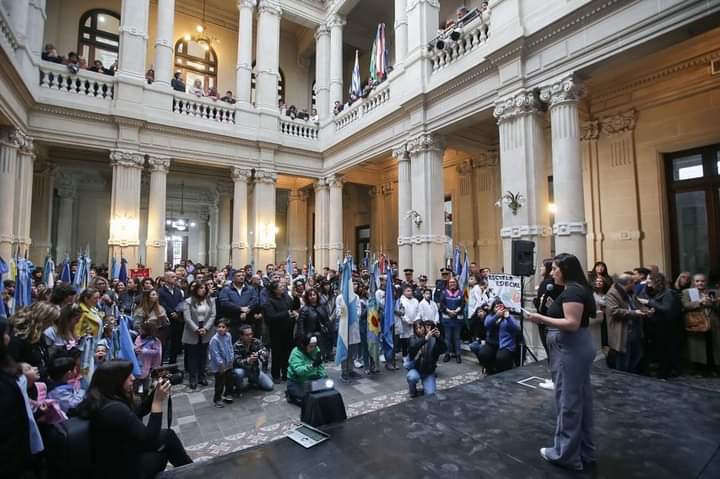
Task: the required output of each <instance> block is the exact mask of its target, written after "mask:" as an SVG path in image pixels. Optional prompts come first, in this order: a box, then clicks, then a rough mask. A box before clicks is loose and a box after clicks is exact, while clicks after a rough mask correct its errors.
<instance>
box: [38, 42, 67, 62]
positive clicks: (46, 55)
mask: <svg viewBox="0 0 720 479" xmlns="http://www.w3.org/2000/svg"><path fill="white" fill-rule="evenodd" d="M40 57H41V58H42V59H43V60H45V61H48V62H54V63H63V60H64V59H63V57H61V56H60V55H58V52H57V50H56V49H55V46H54V45H53V44H52V43H46V44H45V50H43V52H42V54H41V55H40Z"/></svg>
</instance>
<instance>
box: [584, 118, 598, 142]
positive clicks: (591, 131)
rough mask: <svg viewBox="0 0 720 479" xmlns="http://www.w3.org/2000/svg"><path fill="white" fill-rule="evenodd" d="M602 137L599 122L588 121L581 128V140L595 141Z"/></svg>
mask: <svg viewBox="0 0 720 479" xmlns="http://www.w3.org/2000/svg"><path fill="white" fill-rule="evenodd" d="M599 136H600V122H599V121H598V120H590V121H586V122H585V123H583V124H582V126H581V127H580V140H582V141H595V140H597V139H598V137H599Z"/></svg>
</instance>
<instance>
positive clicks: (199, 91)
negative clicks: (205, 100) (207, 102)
mask: <svg viewBox="0 0 720 479" xmlns="http://www.w3.org/2000/svg"><path fill="white" fill-rule="evenodd" d="M190 93H192V94H193V95H195V96H196V97H201V96H205V90H204V89H203V85H202V80H200V79H199V78H196V79H195V82H194V83H193V86H192V88H191V89H190Z"/></svg>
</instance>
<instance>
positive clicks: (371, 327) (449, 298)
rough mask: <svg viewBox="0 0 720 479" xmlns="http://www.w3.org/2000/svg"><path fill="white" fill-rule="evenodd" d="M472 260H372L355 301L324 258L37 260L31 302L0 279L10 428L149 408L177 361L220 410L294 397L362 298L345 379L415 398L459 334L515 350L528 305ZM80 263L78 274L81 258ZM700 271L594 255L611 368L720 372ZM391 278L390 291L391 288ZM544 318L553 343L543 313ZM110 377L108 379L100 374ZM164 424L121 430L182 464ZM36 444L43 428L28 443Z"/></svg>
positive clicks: (500, 357) (510, 362) (358, 280)
mask: <svg viewBox="0 0 720 479" xmlns="http://www.w3.org/2000/svg"><path fill="white" fill-rule="evenodd" d="M469 267H470V271H469V274H468V275H467V282H466V283H465V284H464V286H463V285H461V284H460V282H461V279H460V278H459V277H458V275H456V274H455V273H454V272H453V271H452V270H451V268H443V269H442V270H441V272H440V277H439V279H437V280H436V281H435V282H434V283H433V285H432V286H431V285H429V284H428V278H427V277H426V276H425V275H421V276H420V277H419V278H417V280H416V279H415V278H414V272H413V270H412V269H405V270H403V271H402V274H397V275H394V276H393V280H392V281H393V283H394V284H393V285H392V286H391V287H390V288H388V287H387V285H386V284H385V283H386V278H387V277H388V276H387V275H384V274H376V272H375V271H370V270H369V269H368V267H367V264H366V265H365V267H363V266H360V267H359V268H358V269H356V270H355V271H353V272H352V285H351V291H350V294H349V296H348V299H347V300H348V304H345V303H346V299H345V297H344V296H343V294H341V291H340V289H341V284H340V275H339V274H338V272H336V271H334V270H331V269H329V268H324V269H323V270H322V271H319V272H317V273H316V272H314V271H313V270H312V266H310V268H308V266H306V265H302V266H300V267H298V265H297V263H295V262H292V263H287V264H280V265H274V264H268V265H267V266H266V267H265V269H264V270H259V271H254V270H253V268H252V267H251V266H246V267H245V268H238V269H233V268H231V267H230V266H227V267H225V268H223V269H216V268H210V267H206V266H203V265H200V264H197V265H196V264H193V263H192V262H191V261H186V262H184V263H183V264H181V265H177V266H176V267H175V268H173V269H169V270H168V271H167V272H165V273H164V274H163V275H161V276H158V277H156V278H150V277H144V278H131V279H126V280H125V281H121V280H120V279H119V278H117V277H112V276H113V275H112V273H111V272H110V271H108V269H107V268H104V267H97V268H94V267H93V268H91V269H90V271H89V284H88V287H87V288H84V289H81V290H77V289H76V288H75V287H73V286H72V285H71V284H69V283H63V282H56V283H55V285H54V286H53V287H52V288H48V287H47V285H46V284H44V283H43V277H42V271H36V272H35V273H34V274H33V277H32V279H33V284H32V294H31V295H32V303H31V304H30V305H28V306H25V307H22V308H16V307H15V287H16V285H15V283H14V282H13V281H12V280H9V279H8V280H5V281H4V283H3V286H4V290H3V309H2V310H0V312H1V311H3V310H4V311H5V312H6V318H2V328H3V330H4V331H5V333H6V336H5V338H6V339H5V342H3V344H2V351H1V354H0V356H2V357H0V361H2V362H3V364H2V371H3V373H2V374H3V388H5V389H4V392H3V402H4V404H5V405H6V406H7V407H8V408H12V407H16V408H19V409H18V413H20V412H22V411H24V408H25V405H27V407H28V408H29V409H28V410H29V414H27V415H24V416H23V415H20V416H17V415H15V416H13V418H12V421H15V422H16V423H15V424H8V427H10V426H12V427H20V425H19V424H18V423H17V421H20V420H22V423H23V424H22V427H20V429H19V430H20V431H22V434H23V435H24V436H25V435H28V434H30V436H31V437H35V436H33V433H32V430H33V428H31V427H30V426H29V424H30V423H34V424H36V426H35V427H36V428H37V426H38V425H39V430H40V431H42V430H43V428H47V427H49V426H52V425H54V424H61V423H63V421H66V420H67V418H68V417H73V416H78V415H82V414H85V416H86V417H90V416H91V415H92V414H91V413H89V412H88V411H91V410H94V409H98V408H100V409H102V410H103V411H105V409H103V408H104V406H103V404H104V401H103V399H102V397H105V396H107V397H108V398H112V400H113V401H120V402H121V403H122V404H121V405H116V406H115V408H130V409H131V410H132V411H133V413H140V412H143V413H145V414H147V413H148V412H149V411H151V410H152V408H153V407H154V406H153V398H155V399H158V398H159V399H160V400H162V399H164V397H163V395H164V394H165V395H167V394H166V393H163V392H162V391H164V390H165V389H168V390H169V386H168V387H167V388H165V386H163V384H164V382H163V381H162V378H163V377H169V376H164V375H163V374H160V373H158V372H159V371H160V372H162V371H174V374H175V376H179V379H176V380H175V381H174V382H179V381H183V380H184V381H187V383H188V386H189V388H190V389H196V388H197V387H198V386H207V385H209V380H208V379H209V377H210V375H212V377H213V378H214V387H215V393H214V397H213V403H214V405H215V406H216V407H218V408H220V407H224V406H225V404H228V403H232V402H233V401H234V400H236V399H237V398H238V397H239V396H240V395H241V393H242V391H244V390H246V389H247V388H256V389H259V390H262V391H270V390H273V389H274V388H276V387H278V386H280V385H284V387H285V394H286V398H287V400H288V401H289V402H291V403H294V404H298V405H301V404H302V403H303V401H304V398H305V394H306V391H307V387H306V383H307V382H308V381H312V380H314V379H319V378H323V377H326V376H327V371H326V368H325V364H326V363H328V362H330V361H334V360H335V348H336V345H337V344H338V334H340V333H341V332H340V331H338V329H339V324H341V321H340V317H341V315H342V314H343V312H346V311H347V310H348V308H355V309H356V313H357V317H358V318H359V321H358V322H357V323H355V324H353V325H352V326H351V327H350V328H349V331H348V334H347V335H346V336H345V337H346V338H347V339H346V341H347V357H346V359H345V360H344V361H342V363H341V366H342V373H341V379H342V380H343V381H347V382H350V381H353V380H356V379H358V378H360V377H362V376H363V375H372V374H378V373H379V372H380V371H381V367H383V366H384V369H385V370H386V371H388V372H390V373H392V372H394V371H397V370H399V369H400V366H399V365H401V366H402V367H403V369H404V370H405V379H406V381H407V385H408V393H409V394H410V396H412V397H414V396H416V395H418V394H432V393H434V392H435V390H436V368H437V363H438V362H439V361H443V362H448V361H450V360H453V359H454V360H455V361H456V362H458V363H460V362H461V361H462V348H461V344H462V341H466V342H467V343H469V349H470V351H472V352H473V353H474V354H475V356H476V357H477V360H478V363H479V364H480V366H481V367H482V368H483V370H484V371H485V372H486V373H487V374H494V373H497V372H501V371H504V370H507V369H510V368H512V367H513V366H515V365H518V364H519V363H520V358H519V347H518V346H519V344H520V341H521V338H520V335H519V333H520V318H519V311H516V310H512V308H511V307H510V306H509V305H507V304H504V303H503V302H502V301H501V299H500V298H499V297H498V296H496V295H495V293H494V292H493V290H492V288H491V286H490V283H489V281H488V276H489V274H490V270H489V269H488V268H478V267H477V265H476V264H475V263H472V264H470V265H469ZM542 267H543V270H542V272H541V273H542V274H541V276H542V281H541V282H540V284H539V286H538V288H537V297H536V300H535V307H536V310H537V311H538V315H547V314H549V312H551V311H552V309H553V304H554V301H556V300H558V298H559V297H561V294H562V292H563V285H561V284H557V282H556V281H554V279H553V276H552V275H551V270H552V261H550V260H548V261H546V262H544V263H543V266H542ZM71 270H72V274H74V273H75V271H76V270H77V265H76V264H72V265H71ZM707 283H708V282H707V279H706V277H705V276H703V275H702V274H697V275H694V276H691V275H690V274H689V273H683V274H681V275H680V276H679V277H678V278H677V280H676V281H675V283H673V284H672V285H669V284H668V282H667V280H666V279H665V276H664V275H663V274H661V273H659V272H658V271H657V268H656V267H650V268H647V269H646V268H642V267H639V268H635V269H634V270H632V271H627V272H624V273H622V274H619V275H617V276H615V277H613V276H611V275H610V274H609V272H608V271H607V267H606V266H605V264H604V263H597V264H596V265H595V266H594V267H593V269H592V270H591V271H590V273H589V274H588V275H587V284H588V285H589V288H591V289H592V293H593V299H594V303H593V308H594V310H593V311H592V315H591V317H590V319H589V321H595V322H600V323H601V329H602V339H601V346H602V347H603V350H604V351H605V353H606V355H607V361H608V365H609V366H610V367H613V368H616V369H618V370H621V371H627V372H633V373H642V374H650V373H652V374H655V375H657V376H658V377H661V378H667V377H669V376H671V375H674V374H678V373H679V372H680V371H681V366H683V359H684V360H686V361H692V362H696V363H705V368H706V370H705V371H706V374H717V369H716V366H715V365H716V361H717V360H718V358H720V324H719V321H718V317H719V311H720V307H719V306H720V303H718V300H717V297H716V294H715V291H714V290H712V289H710V288H709V286H708V284H707ZM388 291H392V295H393V297H392V298H390V299H389V301H386V294H387V292H388ZM388 305H391V306H390V307H392V308H393V311H392V319H393V321H392V330H391V331H385V330H384V329H385V328H386V327H385V326H384V324H387V323H386V322H384V321H383V320H382V319H381V318H385V317H386V314H385V313H386V311H385V310H386V308H387V307H388ZM1 316H2V314H0V317H1ZM539 327H540V331H541V339H543V341H544V344H546V347H548V346H547V342H545V338H546V337H548V338H549V337H550V334H549V333H548V331H547V330H546V327H547V325H546V324H540V325H539ZM388 336H389V337H391V338H392V340H391V341H388V340H387V338H388ZM548 342H549V340H548ZM686 344H688V345H689V347H686ZM548 350H549V351H551V350H552V347H548ZM550 356H552V352H550ZM179 358H182V361H181V364H179V363H178V360H179ZM114 363H122V366H118V365H113V364H114ZM383 363H384V365H383ZM128 365H129V366H128ZM128 368H130V369H128ZM104 374H108V377H107V378H105V379H102V377H103V375H104ZM123 375H124V377H123ZM99 382H102V384H97V383H99ZM112 382H114V383H116V384H114V385H113V384H111V383H112ZM420 384H422V388H419V387H418V386H419V385H420ZM13 388H14V389H13ZM113 388H119V389H116V390H114V392H113ZM166 392H167V391H166ZM6 393H7V394H6ZM134 398H142V399H143V400H144V401H145V403H144V405H143V406H142V407H141V406H139V405H135V402H136V401H135V399H134ZM8 401H10V402H12V403H13V404H10V403H9V402H8ZM93 408H94V409H93ZM136 408H137V409H136ZM110 409H113V408H110ZM4 410H6V411H7V410H9V409H4ZM80 411H85V413H82V414H81V412H80ZM123 411H125V409H123ZM115 412H117V411H114V410H113V413H115ZM128 412H129V411H128ZM124 414H126V413H124ZM152 414H153V413H151V418H152ZM89 415H90V416H89ZM100 416H106V415H105V414H104V413H103V414H100ZM107 416H108V417H106V418H105V420H107V421H111V420H112V418H111V417H110V414H108V415H107ZM30 419H32V421H31V420H30ZM6 420H7V418H6ZM12 421H11V422H12ZM139 424H142V423H139ZM158 424H159V423H158ZM158 424H155V422H154V421H151V423H148V425H147V426H142V427H143V428H144V429H142V432H141V431H140V428H139V426H137V425H136V426H127V427H129V428H131V429H132V428H136V429H137V430H136V431H130V430H128V434H131V435H132V434H138V435H147V434H151V435H152V437H153V441H155V442H152V441H150V442H148V443H146V444H151V443H152V447H149V448H145V446H142V447H140V446H139V445H138V447H137V448H136V450H134V451H128V452H127V454H144V453H157V449H156V448H155V446H156V445H157V444H171V446H169V447H168V449H169V450H170V452H168V454H165V455H162V457H158V456H153V457H154V459H153V460H154V461H155V462H154V463H153V466H152V467H153V468H156V467H160V462H162V461H163V460H164V461H165V462H164V463H163V464H162V467H164V466H165V464H166V463H167V461H168V460H169V461H171V462H173V461H175V462H173V464H175V463H176V462H177V463H178V464H180V463H183V462H187V459H186V458H187V455H186V454H184V450H183V449H182V445H181V444H180V443H179V440H178V439H177V437H175V436H173V433H172V432H171V431H169V432H168V431H165V430H160V429H159V426H158ZM103 427H110V425H109V424H105V425H104V426H103ZM151 429H152V431H151ZM3 430H5V429H3ZM92 430H93V431H99V430H102V427H98V428H94V429H92ZM138 437H140V436H138ZM161 439H162V440H161ZM158 441H159V442H158ZM38 443H39V444H41V443H42V434H41V433H37V437H35V442H34V444H35V447H37V446H38ZM28 444H33V441H32V440H30V441H29V442H28ZM7 447H10V446H9V445H8V444H4V445H3V448H7ZM40 450H41V449H40ZM26 452H28V454H29V453H30V452H33V453H34V452H38V451H36V450H34V449H29V450H28V451H26ZM18 457H20V456H18ZM27 457H30V456H27ZM18 460H20V459H18ZM148 467H150V466H148ZM151 469H152V468H151ZM148 470H150V469H148ZM152 470H154V469H152Z"/></svg>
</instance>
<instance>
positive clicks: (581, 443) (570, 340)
mask: <svg viewBox="0 0 720 479" xmlns="http://www.w3.org/2000/svg"><path fill="white" fill-rule="evenodd" d="M551 274H552V277H553V279H554V280H555V284H556V285H558V286H563V287H564V289H563V292H562V293H561V294H560V295H559V296H558V297H557V299H555V301H554V302H553V303H552V304H551V305H550V306H549V307H548V309H547V314H544V315H543V314H539V313H531V314H528V315H527V317H528V319H529V320H530V321H532V322H534V323H536V324H538V325H545V326H546V327H547V344H548V349H549V350H550V370H551V372H552V379H553V382H554V383H555V408H556V410H557V426H556V428H555V444H554V445H553V447H547V448H546V447H544V448H542V449H540V455H541V456H542V457H543V459H545V460H546V461H548V462H550V463H552V464H557V465H559V466H563V467H567V468H569V469H573V470H582V469H583V466H584V465H588V464H592V463H594V462H595V460H596V452H595V446H594V444H593V440H592V430H593V417H592V389H591V386H590V368H591V367H592V363H593V360H594V359H595V347H594V346H593V343H592V337H591V336H590V332H589V331H588V323H589V320H590V317H594V316H595V300H594V298H593V293H592V289H591V287H590V284H588V282H587V279H586V278H585V272H584V271H583V268H582V266H581V265H580V261H578V259H577V257H575V256H574V255H571V254H567V253H562V254H559V255H557V256H556V257H555V258H553V264H552V272H551Z"/></svg>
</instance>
